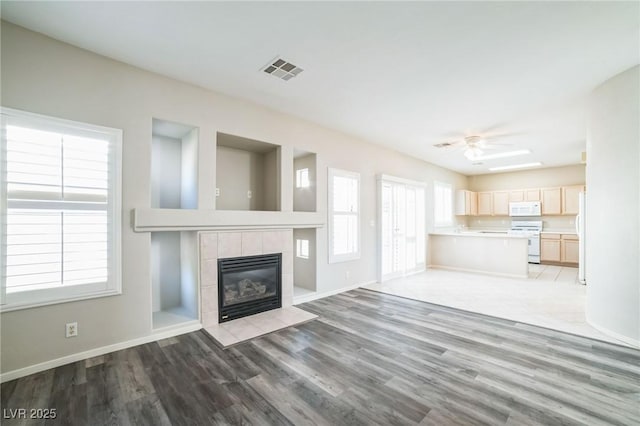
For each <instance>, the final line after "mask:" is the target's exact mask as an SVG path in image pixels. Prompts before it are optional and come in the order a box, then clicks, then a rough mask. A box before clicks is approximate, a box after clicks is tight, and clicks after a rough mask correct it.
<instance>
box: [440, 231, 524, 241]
mask: <svg viewBox="0 0 640 426" xmlns="http://www.w3.org/2000/svg"><path fill="white" fill-rule="evenodd" d="M429 235H443V236H449V237H483V238H525V239H526V238H528V237H527V236H525V235H510V234H508V233H507V231H461V232H455V231H448V232H445V231H443V232H430V233H429Z"/></svg>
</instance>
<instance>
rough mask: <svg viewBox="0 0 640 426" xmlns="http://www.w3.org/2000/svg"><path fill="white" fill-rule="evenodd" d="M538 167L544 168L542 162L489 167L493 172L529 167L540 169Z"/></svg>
mask: <svg viewBox="0 0 640 426" xmlns="http://www.w3.org/2000/svg"><path fill="white" fill-rule="evenodd" d="M538 166H542V163H541V162H540V161H536V162H535V163H525V164H512V165H510V166H500V167H489V170H490V171H492V172H495V171H499V170H513V169H526V168H529V167H538Z"/></svg>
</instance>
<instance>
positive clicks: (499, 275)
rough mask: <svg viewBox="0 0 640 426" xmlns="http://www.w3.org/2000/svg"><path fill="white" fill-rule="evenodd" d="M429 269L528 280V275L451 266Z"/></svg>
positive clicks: (436, 266) (431, 267) (431, 266)
mask: <svg viewBox="0 0 640 426" xmlns="http://www.w3.org/2000/svg"><path fill="white" fill-rule="evenodd" d="M429 269H442V270H445V271H454V272H469V273H472V274H482V275H493V276H496V277H506V278H520V279H526V278H529V276H528V275H518V274H505V273H502V272H490V271H482V270H479V269H468V268H456V267H453V266H442V265H429Z"/></svg>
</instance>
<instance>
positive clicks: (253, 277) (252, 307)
mask: <svg viewBox="0 0 640 426" xmlns="http://www.w3.org/2000/svg"><path fill="white" fill-rule="evenodd" d="M281 265H282V253H277V254H267V255H262V256H243V257H232V258H224V259H218V313H219V318H218V321H219V322H221V323H222V322H225V321H231V320H233V319H237V318H242V317H246V316H249V315H253V314H257V313H259V312H264V311H268V310H271V309H277V308H280V307H281V306H282V283H281V277H282V266H281Z"/></svg>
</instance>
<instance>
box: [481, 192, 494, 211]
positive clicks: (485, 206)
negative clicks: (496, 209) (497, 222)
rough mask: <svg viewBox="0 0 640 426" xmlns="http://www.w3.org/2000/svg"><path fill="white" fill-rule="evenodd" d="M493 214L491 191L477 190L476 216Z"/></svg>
mask: <svg viewBox="0 0 640 426" xmlns="http://www.w3.org/2000/svg"><path fill="white" fill-rule="evenodd" d="M492 214H493V193H492V192H488V191H487V192H478V216H491V215H492Z"/></svg>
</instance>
